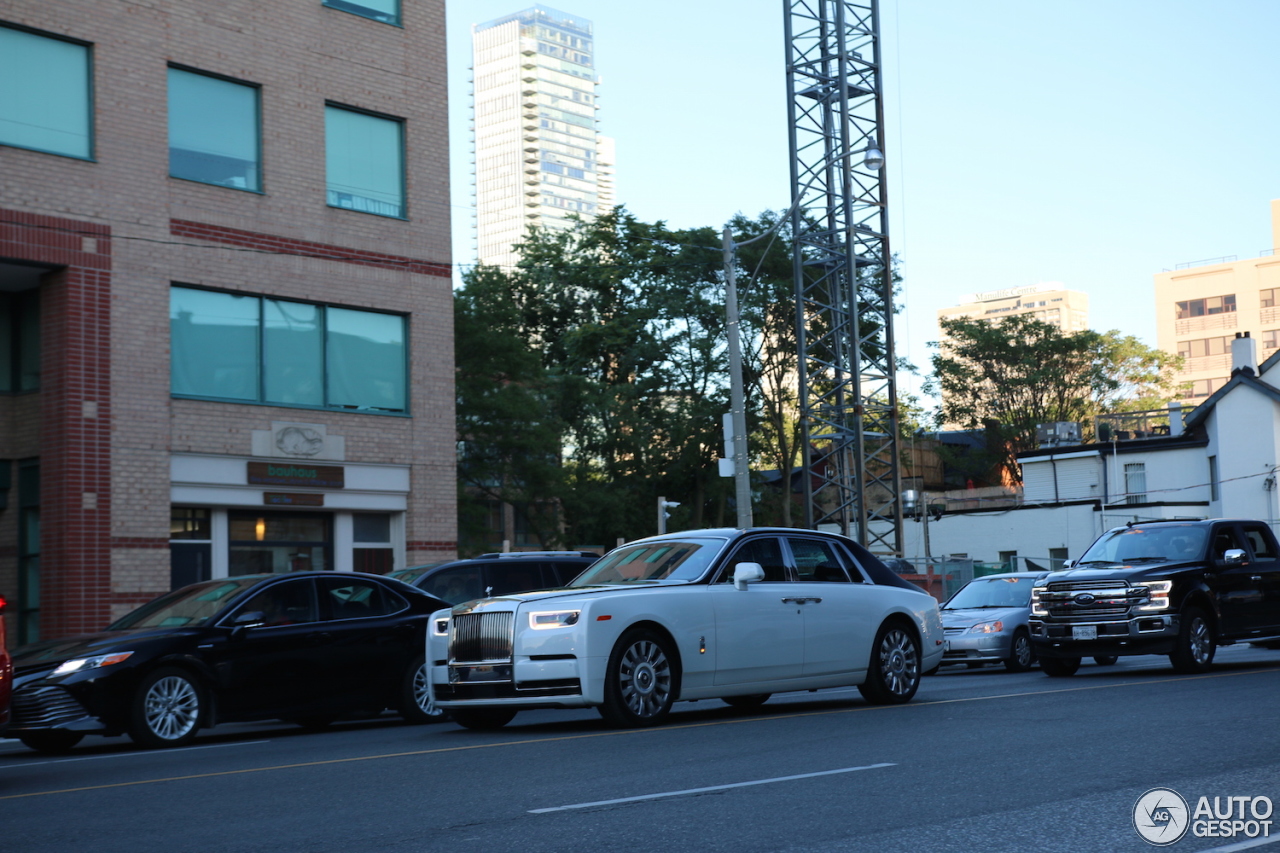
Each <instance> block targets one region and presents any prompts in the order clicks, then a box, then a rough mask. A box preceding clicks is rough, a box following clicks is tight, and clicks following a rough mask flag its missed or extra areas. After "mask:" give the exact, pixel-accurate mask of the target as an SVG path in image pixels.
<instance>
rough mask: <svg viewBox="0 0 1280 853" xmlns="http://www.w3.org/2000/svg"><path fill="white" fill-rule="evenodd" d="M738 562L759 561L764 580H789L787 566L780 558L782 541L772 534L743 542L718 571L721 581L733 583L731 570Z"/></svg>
mask: <svg viewBox="0 0 1280 853" xmlns="http://www.w3.org/2000/svg"><path fill="white" fill-rule="evenodd" d="M738 563H759V564H760V565H761V566H762V567H763V568H764V579H765V580H766V581H785V580H789V578H788V576H787V566H786V563H785V562H784V561H783V559H782V543H781V542H780V541H779V540H777V539H775V538H774V537H772V536H766V537H761V538H759V539H752V540H751V541H750V542H745V543H743V544H742V545H741V546H740V547H739V548H738V550H737V551H735V552H734V555H733V556H732V557H730V558H729V562H728V563H727V564H725V567H724V570H723V571H722V572H721V573H720V582H721V583H733V570H734V568H735V567H736V566H737V565H738Z"/></svg>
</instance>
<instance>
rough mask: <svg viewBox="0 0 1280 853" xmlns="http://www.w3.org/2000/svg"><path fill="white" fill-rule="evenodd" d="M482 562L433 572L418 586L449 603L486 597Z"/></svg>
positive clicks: (459, 602)
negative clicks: (481, 573) (481, 571)
mask: <svg viewBox="0 0 1280 853" xmlns="http://www.w3.org/2000/svg"><path fill="white" fill-rule="evenodd" d="M480 569H481V564H479V563H476V564H473V565H469V566H455V567H454V568H452V569H443V570H441V571H439V572H436V573H435V574H432V575H430V576H428V577H426V578H424V579H423V580H422V581H420V582H419V583H418V587H419V588H420V589H421V590H422V591H423V592H425V593H427V594H429V595H434V596H435V597H436V598H438V599H440V600H441V601H447V602H448V603H449V604H461V603H462V602H464V601H471V600H472V599H476V598H484V580H483V579H482V578H481V575H480Z"/></svg>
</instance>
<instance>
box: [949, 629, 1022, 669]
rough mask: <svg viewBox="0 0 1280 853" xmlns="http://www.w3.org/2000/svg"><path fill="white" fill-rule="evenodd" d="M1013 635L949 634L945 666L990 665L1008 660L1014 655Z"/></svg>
mask: <svg viewBox="0 0 1280 853" xmlns="http://www.w3.org/2000/svg"><path fill="white" fill-rule="evenodd" d="M1012 647H1013V635H1012V634H971V633H969V632H967V631H966V632H962V633H957V634H947V650H946V652H944V653H943V655H942V663H943V665H946V664H949V663H990V662H993V661H1002V660H1007V659H1008V658H1009V656H1010V655H1011V654H1012V651H1010V650H1011V649H1012Z"/></svg>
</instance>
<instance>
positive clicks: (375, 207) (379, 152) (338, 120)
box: [324, 106, 404, 216]
mask: <svg viewBox="0 0 1280 853" xmlns="http://www.w3.org/2000/svg"><path fill="white" fill-rule="evenodd" d="M324 117H325V122H324V132H325V163H326V174H327V176H328V185H329V195H328V200H329V204H330V205H331V206H332V207H342V208H346V209H348V210H358V211H360V212H361V213H376V214H378V215H379V216H404V150H403V147H404V146H403V141H402V138H401V136H402V134H401V124H400V122H399V121H396V120H395V119H389V118H381V117H379V116H373V115H369V114H367V113H362V112H356V111H355V110H348V109H343V108H341V107H334V106H329V107H325V111H324Z"/></svg>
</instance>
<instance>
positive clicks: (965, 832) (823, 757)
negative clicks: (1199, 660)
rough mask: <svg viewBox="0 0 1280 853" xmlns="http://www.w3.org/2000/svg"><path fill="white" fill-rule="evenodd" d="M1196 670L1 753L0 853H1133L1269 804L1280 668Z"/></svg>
mask: <svg viewBox="0 0 1280 853" xmlns="http://www.w3.org/2000/svg"><path fill="white" fill-rule="evenodd" d="M1218 660H1219V667H1218V668H1217V669H1216V670H1215V671H1214V672H1213V673H1211V674H1209V675H1205V676H1179V675H1176V674H1174V673H1173V671H1172V670H1171V669H1170V668H1169V665H1168V662H1167V661H1166V660H1165V659H1163V658H1156V657H1142V658H1129V659H1121V661H1120V663H1119V664H1118V665H1117V666H1113V667H1098V666H1094V665H1091V664H1086V665H1085V666H1083V667H1082V668H1081V670H1080V672H1079V673H1078V674H1077V675H1076V676H1075V677H1073V678H1069V679H1051V678H1048V677H1046V676H1044V675H1042V674H1041V673H1040V672H1038V671H1033V672H1029V673H1023V674H1009V673H1005V672H1004V671H1003V669H1001V668H995V667H992V668H986V669H982V670H967V669H963V668H960V669H956V668H948V669H944V670H943V671H942V672H941V673H940V674H939V675H937V676H933V677H930V678H927V679H925V681H924V683H923V685H922V687H921V689H920V692H919V694H917V697H916V699H915V700H914V701H913V702H912V703H911V704H909V705H906V706H895V707H876V706H871V705H867V704H866V703H865V702H864V701H863V700H862V698H861V697H860V696H859V694H858V693H857V691H856V690H839V691H835V690H833V691H822V692H820V693H813V694H810V693H800V694H786V695H782V696H776V697H774V698H773V699H772V700H770V702H769V703H768V704H767V705H765V706H764V707H763V708H761V709H760V710H758V711H755V712H750V713H744V712H740V711H735V710H733V709H730V708H728V707H727V706H725V705H723V704H722V703H720V702H710V701H708V702H698V703H685V704H681V705H677V706H676V708H677V712H676V713H675V714H674V715H673V716H672V719H671V722H670V724H668V725H666V726H663V727H660V728H656V729H643V730H615V729H610V728H607V727H606V726H605V725H604V723H603V722H602V721H601V719H600V718H599V716H598V715H597V714H595V713H594V712H590V711H572V712H570V711H533V712H526V713H524V714H521V715H520V716H518V717H517V718H516V719H515V721H514V722H513V723H512V724H511V725H509V726H508V727H507V728H505V729H503V730H501V731H498V732H491V733H481V732H472V731H467V730H464V729H461V728H459V727H457V726H455V725H453V724H449V723H446V724H437V725H429V726H409V725H405V724H402V723H400V722H398V721H397V720H396V719H394V718H392V717H390V716H387V717H383V718H380V719H378V720H374V721H362V722H351V723H340V724H338V725H335V726H334V727H333V728H331V729H330V730H328V731H325V732H321V733H311V732H303V731H301V730H299V729H297V728H294V727H290V726H286V725H283V724H281V725H274V724H267V725H253V726H247V725H245V726H224V727H220V728H217V729H214V730H213V731H212V732H207V733H205V734H203V735H202V736H201V737H200V738H199V739H198V740H197V741H196V742H195V744H194V745H193V746H191V747H189V748H186V749H181V750H167V751H144V750H138V749H135V748H134V747H133V746H132V745H131V744H130V743H129V742H128V741H127V740H125V739H110V740H105V739H101V738H99V739H96V740H94V739H89V740H86V741H85V742H84V743H83V744H82V745H81V747H79V748H78V749H76V750H75V751H74V752H73V753H72V754H71V755H69V756H58V757H50V756H42V755H39V754H37V753H33V752H30V751H28V750H26V749H25V748H24V747H23V746H22V745H21V744H19V743H17V742H16V741H11V740H0V850H3V851H5V853H42V851H51V853H54V852H56V853H78V851H93V853H113V852H114V851H122V853H123V851H128V853H147V851H164V853H181V851H201V853H215V851H237V853H238V851H259V850H265V851H271V853H292V851H308V853H329V851H335V853H336V851H344V853H349V851H357V853H363V851H373V852H374V853H383V852H384V851H385V853H407V851H450V853H464V851H485V853H489V851H519V853H539V852H540V851H570V850H572V851H584V850H589V851H615V850H616V851H663V852H664V853H670V851H683V850H697V851H734V853H751V851H785V852H786V853H791V852H792V851H861V850H867V851H877V853H896V851H904V853H905V851H935V850H937V851H943V850H945V851H969V850H973V851H978V850H981V851H984V853H1003V851H1017V852H1018V853H1025V851H1028V850H1034V851H1070V853H1076V851H1083V850H1091V851H1112V850H1114V851H1130V850H1132V851H1144V850H1147V851H1149V850H1152V849H1155V848H1153V847H1152V846H1151V845H1149V844H1147V843H1146V842H1145V841H1143V840H1142V839H1141V838H1140V837H1139V836H1138V834H1137V832H1136V831H1135V829H1134V826H1133V814H1134V804H1135V802H1136V801H1137V800H1138V798H1139V797H1140V796H1141V795H1142V794H1143V793H1144V792H1146V791H1148V790H1150V789H1152V788H1157V787H1167V788H1171V789H1173V790H1175V791H1177V792H1178V793H1180V794H1181V795H1182V796H1183V797H1184V798H1185V799H1186V800H1187V802H1188V803H1189V804H1190V808H1192V809H1194V808H1195V805H1196V803H1197V800H1198V798H1199V797H1201V796H1207V797H1208V798H1209V801H1210V802H1212V801H1213V798H1214V797H1215V796H1216V797H1219V798H1225V797H1231V796H1245V797H1257V796H1266V797H1269V798H1270V799H1271V801H1272V802H1275V803H1278V804H1280V724H1277V713H1276V705H1277V703H1278V702H1280V651H1266V650H1259V649H1251V648H1248V647H1244V648H1234V647H1233V648H1228V649H1222V650H1220V651H1219V658H1218ZM1273 820H1274V821H1275V825H1274V827H1272V828H1273V829H1274V833H1273V835H1272V837H1260V838H1258V839H1256V840H1252V841H1251V840H1250V839H1248V838H1246V837H1245V836H1243V835H1241V836H1238V837H1236V838H1232V839H1224V838H1196V837H1194V836H1193V835H1192V833H1190V832H1188V833H1187V835H1186V836H1185V837H1184V838H1183V839H1182V840H1181V841H1179V842H1177V843H1176V844H1174V845H1173V846H1172V847H1170V848H1168V849H1171V850H1175V851H1191V850H1223V851H1226V850H1241V849H1261V850H1263V851H1275V853H1280V813H1278V814H1276V815H1275V816H1274V818H1273ZM1273 838H1274V840H1275V842H1276V843H1275V845H1274V846H1272V840H1273ZM1242 842H1244V843H1247V844H1248V845H1249V846H1248V847H1244V846H1241V843H1242Z"/></svg>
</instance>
